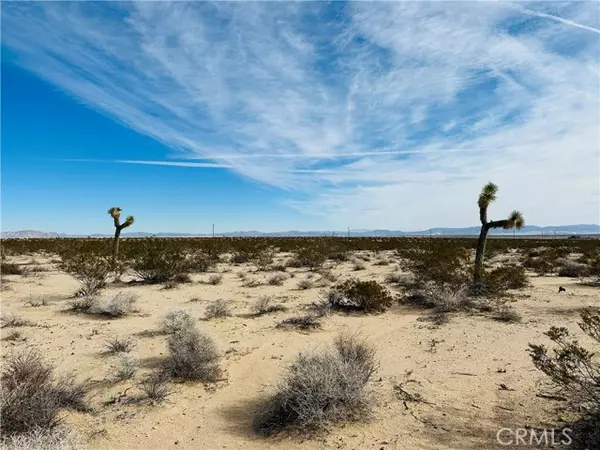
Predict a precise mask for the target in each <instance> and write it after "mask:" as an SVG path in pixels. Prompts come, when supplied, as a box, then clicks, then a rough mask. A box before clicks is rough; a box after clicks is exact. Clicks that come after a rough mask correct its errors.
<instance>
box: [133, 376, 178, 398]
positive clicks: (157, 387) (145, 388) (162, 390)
mask: <svg viewBox="0 0 600 450" xmlns="http://www.w3.org/2000/svg"><path fill="white" fill-rule="evenodd" d="M138 387H139V388H140V390H141V391H142V392H143V393H144V394H145V395H146V397H147V398H148V400H150V401H151V402H152V403H162V402H164V401H165V400H166V399H167V397H168V396H169V395H171V394H172V393H173V392H172V391H171V389H170V388H169V378H168V374H165V373H163V372H156V373H153V374H150V375H149V376H147V377H146V378H144V379H143V380H142V381H140V382H139V383H138Z"/></svg>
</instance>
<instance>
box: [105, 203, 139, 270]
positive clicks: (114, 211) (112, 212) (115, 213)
mask: <svg viewBox="0 0 600 450" xmlns="http://www.w3.org/2000/svg"><path fill="white" fill-rule="evenodd" d="M108 215H109V216H111V217H112V218H113V220H114V221H115V238H114V240H113V249H112V262H113V265H114V264H116V263H117V257H118V256H119V237H120V236H121V230H122V229H123V228H127V227H128V226H130V225H131V224H133V222H134V220H135V219H134V218H133V216H127V218H126V219H125V222H123V223H119V219H120V218H121V208H119V207H118V206H113V207H112V208H110V209H109V210H108Z"/></svg>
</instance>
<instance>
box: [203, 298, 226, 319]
mask: <svg viewBox="0 0 600 450" xmlns="http://www.w3.org/2000/svg"><path fill="white" fill-rule="evenodd" d="M230 304H231V302H230V301H229V300H224V299H222V298H219V299H217V300H215V301H213V302H212V303H210V304H209V305H208V306H207V307H206V311H205V317H206V318H207V319H212V318H214V317H229V316H231V309H230V307H229V305H230Z"/></svg>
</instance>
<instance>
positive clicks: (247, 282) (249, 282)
mask: <svg viewBox="0 0 600 450" xmlns="http://www.w3.org/2000/svg"><path fill="white" fill-rule="evenodd" d="M242 286H244V287H249V288H253V287H258V286H262V281H260V280H259V279H258V278H245V277H244V278H243V284H242Z"/></svg>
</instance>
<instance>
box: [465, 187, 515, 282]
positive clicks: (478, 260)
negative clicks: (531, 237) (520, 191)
mask: <svg viewBox="0 0 600 450" xmlns="http://www.w3.org/2000/svg"><path fill="white" fill-rule="evenodd" d="M497 194H498V186H497V185H495V184H494V183H491V182H490V183H488V184H486V185H485V186H484V187H483V189H481V193H480V194H479V200H478V201H477V204H478V205H479V220H480V221H481V231H480V233H479V242H478V243H477V253H476V255H475V271H474V274H473V279H474V281H475V282H476V283H477V282H478V281H480V280H481V275H482V268H483V256H484V253H485V244H486V240H487V235H488V232H489V231H490V230H491V229H492V228H504V229H511V228H516V229H521V228H523V226H524V225H525V219H523V215H522V214H521V213H520V212H519V211H516V210H515V211H513V212H511V213H510V215H509V216H508V219H504V220H491V221H488V217H487V210H488V207H489V206H490V204H491V203H493V202H494V201H495V200H496V195H497Z"/></svg>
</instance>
